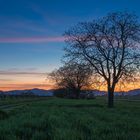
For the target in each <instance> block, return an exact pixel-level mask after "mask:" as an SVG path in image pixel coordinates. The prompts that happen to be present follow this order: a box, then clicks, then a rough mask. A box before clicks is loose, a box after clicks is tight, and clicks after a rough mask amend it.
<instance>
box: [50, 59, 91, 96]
mask: <svg viewBox="0 0 140 140" xmlns="http://www.w3.org/2000/svg"><path fill="white" fill-rule="evenodd" d="M49 75H50V76H51V79H53V81H55V83H56V85H57V86H58V88H63V89H66V90H68V92H70V93H72V94H74V95H75V96H76V98H79V94H80V92H81V89H82V88H86V87H87V86H89V85H90V78H91V75H92V71H91V69H90V68H89V67H88V66H87V65H85V64H78V63H76V62H69V63H67V64H65V65H64V66H62V67H60V68H59V69H58V70H55V71H53V72H52V73H50V74H49Z"/></svg>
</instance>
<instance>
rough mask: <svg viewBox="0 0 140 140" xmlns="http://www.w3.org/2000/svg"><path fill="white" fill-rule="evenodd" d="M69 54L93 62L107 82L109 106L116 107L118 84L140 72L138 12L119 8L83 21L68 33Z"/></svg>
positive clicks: (98, 73) (95, 68) (95, 71)
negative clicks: (118, 10) (89, 20)
mask: <svg viewBox="0 0 140 140" xmlns="http://www.w3.org/2000/svg"><path fill="white" fill-rule="evenodd" d="M65 37H66V43H67V44H68V45H67V46H66V47H65V52H66V54H65V56H66V58H68V59H76V60H77V61H78V60H80V61H83V62H86V63H89V64H90V65H91V66H92V68H93V71H94V74H95V75H98V76H100V77H103V79H104V80H105V81H106V84H107V90H108V106H109V107H113V97H114V90H115V87H116V84H117V83H118V81H119V80H120V79H125V80H126V79H130V78H132V77H133V76H134V75H135V74H137V73H138V72H139V66H140V47H139V41H140V24H139V22H138V20H137V17H136V16H135V15H134V14H131V13H128V12H116V13H111V14H108V15H107V16H106V17H103V18H101V19H99V20H94V21H92V22H83V23H79V24H78V25H76V26H74V27H72V28H70V29H69V30H68V31H67V32H66V33H65Z"/></svg>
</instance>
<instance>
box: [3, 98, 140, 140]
mask: <svg viewBox="0 0 140 140" xmlns="http://www.w3.org/2000/svg"><path fill="white" fill-rule="evenodd" d="M0 140H140V102H139V101H131V102H129V101H127V100H126V101H123V100H120V101H119V100H117V101H115V107H114V108H107V101H106V99H105V97H97V98H96V99H93V100H86V99H83V100H82V99H79V100H76V99H60V98H40V99H5V100H1V101H0Z"/></svg>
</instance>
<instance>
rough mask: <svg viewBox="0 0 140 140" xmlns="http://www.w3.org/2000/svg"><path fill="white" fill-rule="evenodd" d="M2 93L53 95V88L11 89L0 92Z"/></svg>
mask: <svg viewBox="0 0 140 140" xmlns="http://www.w3.org/2000/svg"><path fill="white" fill-rule="evenodd" d="M0 94H4V95H35V96H53V90H44V89H38V88H35V89H28V90H11V91H5V92H0Z"/></svg>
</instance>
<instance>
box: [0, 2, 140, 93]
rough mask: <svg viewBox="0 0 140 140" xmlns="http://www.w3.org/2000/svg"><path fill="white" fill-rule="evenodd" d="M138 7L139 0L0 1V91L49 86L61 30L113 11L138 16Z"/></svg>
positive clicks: (60, 45)
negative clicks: (133, 13)
mask: <svg viewBox="0 0 140 140" xmlns="http://www.w3.org/2000/svg"><path fill="white" fill-rule="evenodd" d="M139 8H140V0H0V90H12V89H29V88H45V89H51V88H53V86H52V83H50V82H49V81H48V80H46V73H48V72H51V71H52V70H54V69H55V68H58V67H59V66H60V65H61V61H60V60H61V57H62V56H63V54H64V52H63V47H64V46H65V43H64V38H63V37H62V35H63V33H64V31H65V30H67V29H68V28H69V27H71V26H72V25H75V24H76V23H77V22H80V21H90V20H93V19H96V18H98V17H102V16H105V15H106V14H107V13H108V12H113V11H125V10H127V11H131V12H135V13H136V14H137V15H138V16H139V17H140V12H139ZM139 19H140V18H139ZM139 87H140V85H139V84H137V85H136V86H135V87H134V88H139ZM131 88H133V86H132V85H131Z"/></svg>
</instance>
